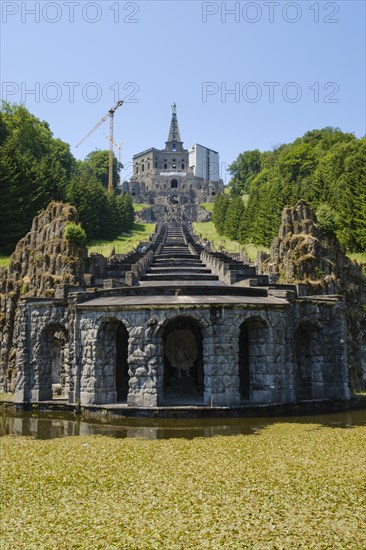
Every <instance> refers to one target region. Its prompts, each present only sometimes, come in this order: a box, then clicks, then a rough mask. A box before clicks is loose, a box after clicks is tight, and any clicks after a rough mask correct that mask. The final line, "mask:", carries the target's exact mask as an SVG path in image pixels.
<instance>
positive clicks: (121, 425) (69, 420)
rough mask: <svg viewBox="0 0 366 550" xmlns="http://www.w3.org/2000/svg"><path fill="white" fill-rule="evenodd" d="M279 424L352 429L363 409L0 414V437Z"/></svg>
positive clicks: (239, 429)
mask: <svg viewBox="0 0 366 550" xmlns="http://www.w3.org/2000/svg"><path fill="white" fill-rule="evenodd" d="M279 422H286V423H295V422H296V423H303V424H304V423H305V424H317V425H320V427H322V426H323V427H333V428H352V427H353V426H365V425H366V410H356V411H347V412H341V413H333V414H319V415H311V416H296V417H286V418H281V417H271V418H195V419H192V418H190V419H172V418H169V419H153V418H124V419H121V418H118V419H113V418H112V419H111V418H108V419H101V418H97V419H92V420H90V419H88V420H84V419H82V418H79V417H75V416H74V415H73V414H63V415H60V414H59V413H58V414H55V413H42V414H37V415H36V414H35V413H21V414H20V413H16V414H0V436H4V435H13V436H30V437H33V438H35V439H53V438H58V437H68V436H75V435H82V436H86V435H105V436H109V437H120V438H136V437H138V438H143V439H169V438H172V437H178V438H185V439H193V438H195V437H213V436H217V435H238V434H245V435H251V434H255V433H258V432H259V431H260V430H263V429H264V428H266V427H267V426H271V425H273V424H276V423H279Z"/></svg>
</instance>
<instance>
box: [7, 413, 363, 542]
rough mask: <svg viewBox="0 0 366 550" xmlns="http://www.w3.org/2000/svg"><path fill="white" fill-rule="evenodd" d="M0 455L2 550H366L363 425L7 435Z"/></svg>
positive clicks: (306, 425)
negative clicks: (137, 434) (157, 434)
mask: <svg viewBox="0 0 366 550" xmlns="http://www.w3.org/2000/svg"><path fill="white" fill-rule="evenodd" d="M1 455H2V456H1V458H2V460H1V470H2V471H1V481H2V483H1V490H2V496H1V502H2V521H1V526H0V536H1V540H2V549H3V550H6V549H9V550H10V549H13V548H17V549H23V548H24V549H27V550H29V549H32V548H34V549H36V548H55V549H60V550H61V549H63V548H70V549H72V548H75V549H76V548H77V549H89V548H100V549H102V548H103V549H104V548H110V549H112V548H126V549H127V548H156V549H158V548H159V549H160V548H161V549H165V548H166V549H181V548H185V549H196V548H203V549H204V548H206V549H211V548H217V549H219V548H233V549H234V548H235V549H239V548H250V549H251V548H255V549H268V548H286V549H290V548H317V549H319V550H321V549H324V550H325V549H329V548H347V549H360V548H365V547H366V531H365V530H364V529H363V528H362V524H364V520H365V517H364V505H365V491H364V482H365V472H364V463H365V456H364V428H362V427H355V428H352V429H344V428H343V429H342V428H325V427H320V426H318V425H315V424H275V425H273V426H271V427H268V428H266V429H264V430H262V431H261V432H258V434H256V435H250V436H242V435H239V436H232V437H221V436H219V437H213V438H208V439H204V438H196V439H193V440H182V439H169V440H152V441H144V440H139V439H112V438H109V437H103V436H91V437H69V438H64V439H54V440H32V439H30V438H23V437H19V438H15V437H11V436H9V437H4V438H3V439H2V442H1ZM24 457H26V460H25V459H24Z"/></svg>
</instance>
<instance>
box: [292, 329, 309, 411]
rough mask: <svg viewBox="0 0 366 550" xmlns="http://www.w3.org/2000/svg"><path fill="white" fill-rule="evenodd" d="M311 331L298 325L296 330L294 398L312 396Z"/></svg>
mask: <svg viewBox="0 0 366 550" xmlns="http://www.w3.org/2000/svg"><path fill="white" fill-rule="evenodd" d="M311 347H312V331H311V328H310V327H306V326H304V325H300V326H299V327H298V329H297V331H296V398H297V400H298V401H303V400H305V399H311V398H312V393H313V392H312V351H311Z"/></svg>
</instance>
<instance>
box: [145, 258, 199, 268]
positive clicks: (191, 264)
mask: <svg viewBox="0 0 366 550" xmlns="http://www.w3.org/2000/svg"><path fill="white" fill-rule="evenodd" d="M178 265H179V266H187V267H206V266H205V264H203V263H202V262H197V261H196V260H182V259H181V258H180V259H179V260H172V261H170V262H167V261H165V260H159V261H157V262H156V261H154V263H153V264H152V266H154V267H158V268H161V267H163V268H164V267H174V266H178Z"/></svg>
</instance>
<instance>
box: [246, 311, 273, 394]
mask: <svg viewBox="0 0 366 550" xmlns="http://www.w3.org/2000/svg"><path fill="white" fill-rule="evenodd" d="M267 331H268V326H267V323H266V322H265V321H264V320H263V319H260V318H255V317H254V318H250V319H247V320H246V321H244V323H243V324H242V325H241V327H240V333H239V393H240V397H241V399H243V400H244V401H249V400H251V398H252V392H253V389H260V388H261V386H262V385H263V381H261V380H260V379H259V378H258V379H257V378H256V377H257V376H261V374H260V373H261V372H262V362H263V361H262V360H263V356H264V355H266V346H267V343H268V334H267Z"/></svg>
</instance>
